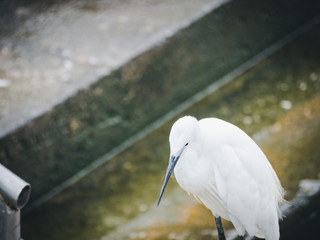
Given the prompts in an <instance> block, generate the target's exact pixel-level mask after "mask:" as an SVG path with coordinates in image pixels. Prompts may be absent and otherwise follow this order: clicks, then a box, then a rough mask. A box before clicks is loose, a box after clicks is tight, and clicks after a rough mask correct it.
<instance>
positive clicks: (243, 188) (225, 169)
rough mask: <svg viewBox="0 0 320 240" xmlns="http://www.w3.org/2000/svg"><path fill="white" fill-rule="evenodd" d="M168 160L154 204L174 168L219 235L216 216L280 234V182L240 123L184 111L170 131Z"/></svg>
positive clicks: (270, 236) (260, 233) (270, 239)
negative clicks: (195, 116) (189, 113)
mask: <svg viewBox="0 0 320 240" xmlns="http://www.w3.org/2000/svg"><path fill="white" fill-rule="evenodd" d="M169 142H170V159H169V166H168V169H167V172H166V176H165V179H164V182H163V185H162V188H161V192H160V196H159V200H158V205H159V203H160V200H161V197H162V194H163V192H164V189H165V187H166V185H167V182H168V181H169V178H170V176H171V173H172V171H173V170H174V173H175V177H176V179H177V182H178V184H179V185H180V186H181V187H182V188H183V189H184V190H185V191H186V192H188V193H189V194H192V195H193V196H194V197H195V198H196V199H197V200H199V201H200V202H202V203H203V204H204V205H205V206H206V207H207V208H208V209H210V210H211V211H212V213H213V215H214V216H215V219H216V224H217V229H218V234H219V239H220V240H222V239H225V236H224V232H223V228H222V224H221V219H220V217H222V218H224V219H226V220H229V221H231V222H232V223H233V225H234V227H235V229H236V231H237V232H238V234H239V236H240V238H241V239H244V235H245V233H247V234H249V235H251V236H257V237H259V238H265V239H267V240H278V239H279V236H280V234H279V222H278V221H279V218H280V217H281V213H280V210H279V204H281V203H282V202H283V201H284V199H283V195H284V191H283V188H282V186H281V184H280V181H279V179H278V177H277V175H276V173H275V171H274V170H273V168H272V166H271V164H270V163H269V161H268V159H267V158H266V156H265V155H264V153H263V152H262V150H261V149H260V148H259V147H258V145H257V144H256V143H255V142H254V141H253V140H252V139H251V138H250V137H249V136H248V135H247V134H246V133H245V132H243V131H242V130H241V129H240V128H238V127H236V126H235V125H233V124H231V123H228V122H225V121H223V120H220V119H217V118H205V119H202V120H199V121H198V120H197V119H196V118H194V117H191V116H185V117H182V118H180V119H179V120H177V121H176V122H175V123H174V124H173V126H172V128H171V132H170V136H169Z"/></svg>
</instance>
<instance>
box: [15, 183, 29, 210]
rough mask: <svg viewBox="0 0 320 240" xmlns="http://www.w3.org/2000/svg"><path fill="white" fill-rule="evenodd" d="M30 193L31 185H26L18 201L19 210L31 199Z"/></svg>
mask: <svg viewBox="0 0 320 240" xmlns="http://www.w3.org/2000/svg"><path fill="white" fill-rule="evenodd" d="M30 192H31V187H30V185H26V186H25V187H24V188H23V189H22V190H21V193H20V194H19V197H18V201H17V207H18V208H19V209H21V208H23V207H24V206H25V205H26V204H27V202H28V200H29V197H30Z"/></svg>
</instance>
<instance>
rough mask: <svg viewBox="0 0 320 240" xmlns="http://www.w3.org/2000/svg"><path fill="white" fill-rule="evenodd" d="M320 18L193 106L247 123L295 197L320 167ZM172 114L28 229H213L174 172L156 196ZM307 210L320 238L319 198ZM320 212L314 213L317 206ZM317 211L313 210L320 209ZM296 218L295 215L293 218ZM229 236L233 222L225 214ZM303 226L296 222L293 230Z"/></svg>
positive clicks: (139, 234)
mask: <svg viewBox="0 0 320 240" xmlns="http://www.w3.org/2000/svg"><path fill="white" fill-rule="evenodd" d="M319 41H320V26H319V25H317V26H316V27H314V28H313V29H312V30H310V31H308V32H307V33H306V34H304V35H303V36H302V37H300V38H299V39H297V40H295V41H294V42H293V43H291V44H290V45H288V46H286V47H284V48H283V49H281V50H280V51H278V52H277V53H275V54H273V55H272V56H271V57H269V58H268V59H266V60H264V61H263V62H261V63H260V64H258V65H257V66H255V67H254V68H253V69H251V70H249V71H248V72H246V73H245V74H243V75H241V76H240V77H239V78H237V79H236V80H235V81H234V82H232V83H230V84H228V85H227V86H225V87H223V88H222V89H220V91H218V92H216V93H214V94H212V95H210V96H208V97H207V98H205V99H203V100H202V101H201V102H199V103H198V104H196V105H195V106H193V107H191V108H190V109H188V110H187V111H185V112H184V113H183V115H185V114H190V115H194V116H196V117H197V118H203V117H219V118H222V119H225V120H228V121H230V122H232V123H234V124H236V125H238V126H239V127H241V128H243V129H244V130H245V131H246V132H247V133H248V134H249V135H251V136H253V138H254V139H255V140H256V141H257V143H258V144H259V145H260V146H261V147H262V149H263V150H264V152H265V153H266V155H267V157H268V158H269V160H270V162H271V164H272V165H273V167H274V168H275V170H276V172H277V174H278V176H279V178H280V180H281V182H282V184H283V187H284V188H285V189H286V191H287V194H286V199H287V200H291V199H293V198H294V196H295V195H296V193H297V191H298V189H299V182H300V181H301V179H304V178H311V179H312V178H315V179H316V178H319V172H320V165H319V164H320V161H319V156H320V152H319V151H320V149H319V147H318V143H319V142H320V121H319V119H320V108H319V106H320V95H319V93H320V91H319V90H320V72H319V63H320V58H319V56H320V52H319V51H320V48H319V46H318V43H319ZM171 124H172V122H170V123H168V124H166V125H164V126H163V127H161V128H159V129H157V130H156V131H154V132H153V133H152V134H150V135H148V136H147V137H145V138H144V139H143V140H141V141H140V142H138V143H137V144H135V145H133V146H132V147H130V148H129V149H128V150H127V151H125V152H123V153H121V154H119V155H118V156H116V157H115V158H114V159H112V160H111V161H109V162H108V163H107V164H105V165H104V166H102V167H101V168H99V169H98V170H96V171H94V172H93V173H92V174H90V175H89V176H88V177H86V178H85V179H83V180H81V181H80V182H78V183H77V184H75V185H74V186H72V187H70V188H69V189H66V190H65V191H64V192H62V193H61V194H59V195H58V196H56V197H54V198H53V199H52V200H50V201H49V202H47V203H45V204H44V205H43V206H41V207H40V208H38V209H36V210H34V211H33V212H31V213H30V214H28V215H26V216H24V217H23V225H22V227H23V236H24V237H25V238H26V239H44V238H45V239H89V238H90V239H102V240H106V239H212V238H216V231H215V230H214V229H215V228H214V221H213V218H212V215H211V213H210V212H209V211H208V210H206V209H205V208H204V207H203V206H202V205H200V204H198V203H197V202H196V201H194V200H193V199H192V198H191V197H188V196H187V194H186V193H184V192H183V191H182V190H181V189H180V188H179V187H178V186H177V183H176V182H175V181H174V179H171V181H170V183H169V185H168V189H167V191H166V193H165V195H164V197H163V202H162V204H161V205H160V207H159V208H156V207H155V206H156V201H157V197H158V193H159V190H160V187H161V183H162V180H163V176H164V174H165V170H166V164H167V158H168V152H169V149H168V140H167V139H168V133H169V131H170V127H171ZM312 206H313V207H311V210H310V209H309V210H308V212H306V215H307V216H310V217H308V218H305V222H304V225H303V224H302V225H300V226H305V227H304V228H303V227H301V228H296V229H299V230H300V231H308V237H309V238H308V239H318V237H319V234H318V229H317V228H318V225H317V223H316V222H315V221H317V219H318V218H317V217H316V216H317V215H316V214H317V213H318V212H319V211H318V207H319V205H312ZM313 212H314V214H313V215H312V213H313ZM312 216H313V217H312ZM284 221H286V220H284ZM224 225H225V227H226V229H227V235H228V237H230V238H231V237H233V236H234V235H235V232H234V231H233V227H232V226H231V225H230V224H228V223H227V222H224ZM301 236H303V234H301V232H300V234H296V232H295V231H292V234H290V231H287V232H286V234H285V235H284V238H283V239H289V238H290V239H298V237H301Z"/></svg>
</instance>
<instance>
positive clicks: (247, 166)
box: [213, 144, 273, 235]
mask: <svg viewBox="0 0 320 240" xmlns="http://www.w3.org/2000/svg"><path fill="white" fill-rule="evenodd" d="M259 150H260V149H259ZM261 154H263V153H261ZM251 155H252V156H251ZM259 157H264V155H263V156H260V155H259V154H257V152H255V150H252V146H251V148H250V149H246V148H244V149H243V148H242V149H240V148H235V147H232V146H231V145H227V144H225V145H223V146H222V147H221V148H220V149H219V154H217V158H216V159H215V161H214V162H213V164H214V166H213V171H214V176H215V181H216V186H217V191H218V194H219V196H220V198H221V199H222V201H223V202H224V204H225V205H226V206H227V209H228V210H229V218H230V219H231V221H232V222H233V223H234V225H237V224H241V225H242V226H243V227H244V228H245V229H246V231H247V232H249V234H250V235H256V234H257V233H258V232H259V231H261V230H263V229H262V228H261V226H260V225H261V224H262V221H260V218H261V217H262V216H261V215H266V217H269V215H270V214H271V213H268V211H269V212H272V209H271V208H272V204H271V202H272V201H273V200H272V195H270V188H269V186H268V184H269V183H268V178H267V175H266V171H268V169H265V163H264V161H265V160H264V159H257V158H259ZM253 161H254V162H253ZM271 217H272V216H271Z"/></svg>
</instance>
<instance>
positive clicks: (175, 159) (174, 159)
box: [157, 156, 180, 207]
mask: <svg viewBox="0 0 320 240" xmlns="http://www.w3.org/2000/svg"><path fill="white" fill-rule="evenodd" d="M179 157H180V156H177V157H175V156H171V157H170V159H169V165H168V169H167V172H166V176H165V178H164V181H163V184H162V187H161V191H160V195H159V199H158V203H157V207H158V206H159V204H160V201H161V198H162V195H163V192H164V189H165V188H166V186H167V183H168V181H169V179H170V176H171V174H172V172H173V169H174V167H175V166H176V164H177V162H178V159H179Z"/></svg>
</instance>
